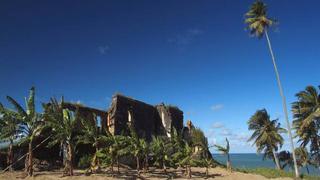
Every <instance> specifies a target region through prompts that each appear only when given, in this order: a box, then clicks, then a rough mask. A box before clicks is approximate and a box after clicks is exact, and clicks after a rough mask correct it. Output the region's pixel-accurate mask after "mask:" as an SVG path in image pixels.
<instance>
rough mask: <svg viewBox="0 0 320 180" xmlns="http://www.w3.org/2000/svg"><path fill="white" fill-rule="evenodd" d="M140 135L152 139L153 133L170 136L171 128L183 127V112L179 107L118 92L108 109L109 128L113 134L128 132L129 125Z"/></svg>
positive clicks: (180, 128) (179, 128)
mask: <svg viewBox="0 0 320 180" xmlns="http://www.w3.org/2000/svg"><path fill="white" fill-rule="evenodd" d="M129 124H131V125H133V127H134V128H135V130H136V132H137V134H138V136H139V137H142V138H145V139H147V140H150V139H151V137H152V135H164V136H170V133H171V129H172V128H173V127H174V128H175V129H177V130H182V128H183V112H182V111H181V110H180V109H178V108H177V107H173V106H167V105H165V104H163V103H162V104H159V105H155V106H152V105H150V104H146V103H144V102H141V101H138V100H135V99H132V98H129V97H126V96H123V95H119V94H116V95H114V96H113V97H112V102H111V107H110V108H109V110H108V118H107V128H108V130H109V132H111V134H114V135H119V134H127V133H128V125H129Z"/></svg>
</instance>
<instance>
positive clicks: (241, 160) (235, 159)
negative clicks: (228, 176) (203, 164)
mask: <svg viewBox="0 0 320 180" xmlns="http://www.w3.org/2000/svg"><path fill="white" fill-rule="evenodd" d="M213 158H214V159H215V160H217V161H219V162H220V163H222V164H225V163H226V156H224V155H221V154H213ZM230 158H231V164H232V166H233V167H236V168H257V167H266V168H275V164H274V163H273V161H271V160H269V159H266V160H262V155H261V154H260V155H258V154H255V153H250V154H230ZM308 168H309V171H310V174H312V175H319V176H320V169H317V168H314V167H312V166H308ZM286 170H287V171H292V170H291V169H286ZM300 171H301V172H302V173H304V174H307V170H306V168H301V170H300Z"/></svg>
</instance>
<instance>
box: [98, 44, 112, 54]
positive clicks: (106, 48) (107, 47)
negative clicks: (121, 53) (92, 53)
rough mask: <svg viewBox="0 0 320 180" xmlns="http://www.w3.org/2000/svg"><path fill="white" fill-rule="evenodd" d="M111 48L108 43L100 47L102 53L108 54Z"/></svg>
mask: <svg viewBox="0 0 320 180" xmlns="http://www.w3.org/2000/svg"><path fill="white" fill-rule="evenodd" d="M109 49H110V47H109V46H108V45H104V46H99V47H98V50H99V52H100V54H106V53H107V52H108V51H109Z"/></svg>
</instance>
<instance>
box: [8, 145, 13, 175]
mask: <svg viewBox="0 0 320 180" xmlns="http://www.w3.org/2000/svg"><path fill="white" fill-rule="evenodd" d="M7 163H8V165H9V166H10V167H9V171H12V163H13V140H12V139H10V145H9V151H8V159H7Z"/></svg>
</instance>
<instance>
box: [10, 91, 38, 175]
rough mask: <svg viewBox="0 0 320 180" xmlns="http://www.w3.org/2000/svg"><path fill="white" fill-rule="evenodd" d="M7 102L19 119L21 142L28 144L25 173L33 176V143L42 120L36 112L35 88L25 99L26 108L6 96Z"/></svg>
mask: <svg viewBox="0 0 320 180" xmlns="http://www.w3.org/2000/svg"><path fill="white" fill-rule="evenodd" d="M7 99H8V101H9V102H10V103H11V104H12V105H13V107H14V108H15V110H16V111H15V112H16V113H17V114H18V117H19V131H21V132H22V133H21V135H23V142H26V143H28V156H27V158H26V168H25V169H26V171H27V172H28V175H29V176H32V175H33V141H34V139H35V138H36V137H37V136H38V135H39V134H40V133H41V131H42V129H43V120H42V117H41V115H40V114H38V113H37V112H36V107H35V88H34V87H32V88H31V89H30V92H29V98H28V99H27V98H26V99H25V101H26V108H25V109H24V108H23V107H22V106H21V105H20V104H19V103H18V102H17V101H16V100H15V99H13V98H12V97H10V96H7Z"/></svg>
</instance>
